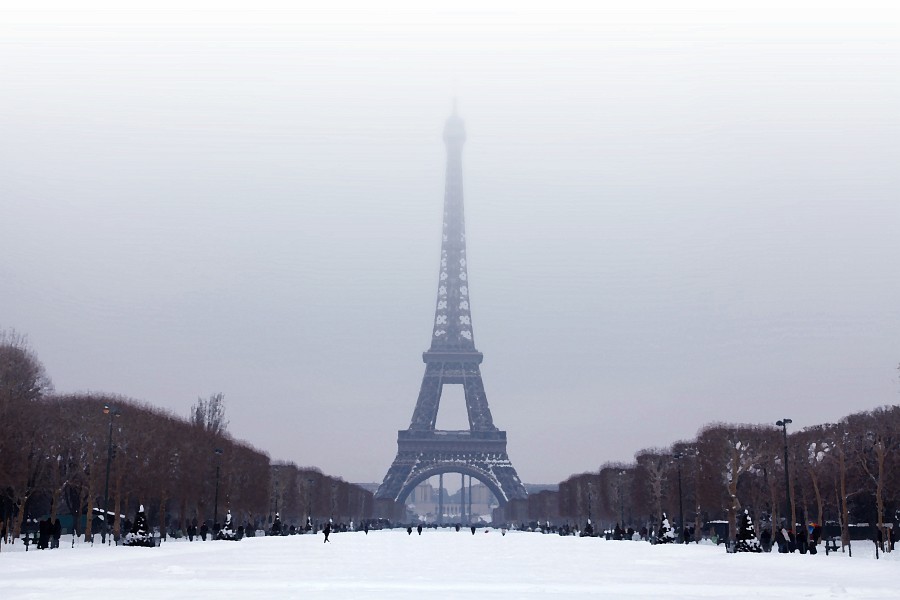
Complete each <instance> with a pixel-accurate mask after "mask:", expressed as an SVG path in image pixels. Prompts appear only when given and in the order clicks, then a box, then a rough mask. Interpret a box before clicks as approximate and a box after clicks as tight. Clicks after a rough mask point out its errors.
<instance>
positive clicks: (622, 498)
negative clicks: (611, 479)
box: [619, 471, 625, 531]
mask: <svg viewBox="0 0 900 600" xmlns="http://www.w3.org/2000/svg"><path fill="white" fill-rule="evenodd" d="M624 480H625V471H619V517H620V518H621V520H622V530H623V531H624V530H625V491H624V490H623V489H622V488H623V486H624V485H625V484H624V483H623V482H624Z"/></svg>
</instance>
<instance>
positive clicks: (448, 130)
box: [444, 102, 466, 151]
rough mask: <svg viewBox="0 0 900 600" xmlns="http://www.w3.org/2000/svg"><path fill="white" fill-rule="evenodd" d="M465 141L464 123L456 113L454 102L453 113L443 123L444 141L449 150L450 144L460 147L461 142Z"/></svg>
mask: <svg viewBox="0 0 900 600" xmlns="http://www.w3.org/2000/svg"><path fill="white" fill-rule="evenodd" d="M465 141H466V125H465V123H463V120H462V119H460V118H459V115H458V114H456V103H455V102H454V103H453V114H452V115H450V116H449V117H448V118H447V122H446V123H445V124H444V143H445V144H447V150H448V151H449V150H450V148H451V147H452V146H459V147H460V149H462V145H463V143H464V142H465Z"/></svg>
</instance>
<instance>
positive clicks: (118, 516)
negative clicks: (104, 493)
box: [113, 477, 122, 542]
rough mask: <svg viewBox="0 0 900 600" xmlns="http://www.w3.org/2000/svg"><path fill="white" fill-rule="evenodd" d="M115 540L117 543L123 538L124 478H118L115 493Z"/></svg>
mask: <svg viewBox="0 0 900 600" xmlns="http://www.w3.org/2000/svg"><path fill="white" fill-rule="evenodd" d="M113 510H114V511H115V515H114V516H113V539H114V540H116V541H117V542H118V541H119V540H120V539H121V538H122V478H121V477H116V488H115V491H114V492H113Z"/></svg>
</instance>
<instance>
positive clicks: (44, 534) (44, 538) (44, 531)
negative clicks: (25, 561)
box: [38, 517, 53, 550]
mask: <svg viewBox="0 0 900 600" xmlns="http://www.w3.org/2000/svg"><path fill="white" fill-rule="evenodd" d="M52 530H53V525H51V524H50V518H49V517H48V518H46V519H44V520H42V521H41V522H40V523H39V524H38V536H39V537H38V550H44V549H46V548H47V546H48V544H49V541H50V534H51V533H52Z"/></svg>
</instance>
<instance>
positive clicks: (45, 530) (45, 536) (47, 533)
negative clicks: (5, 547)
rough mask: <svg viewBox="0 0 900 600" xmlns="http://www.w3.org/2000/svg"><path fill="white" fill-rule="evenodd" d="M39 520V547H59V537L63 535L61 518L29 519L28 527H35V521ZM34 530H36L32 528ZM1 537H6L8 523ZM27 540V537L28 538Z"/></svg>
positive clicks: (44, 548) (41, 548)
mask: <svg viewBox="0 0 900 600" xmlns="http://www.w3.org/2000/svg"><path fill="white" fill-rule="evenodd" d="M35 522H37V524H38V525H37V534H38V536H37V547H38V550H46V549H47V548H59V538H60V537H62V524H61V523H60V522H59V519H56V520H55V521H51V520H50V517H47V518H46V519H43V520H42V521H38V520H37V519H31V518H29V519H27V520H26V527H28V526H29V525H30V526H31V527H33V526H34V525H33V523H35ZM32 531H34V530H33V529H32ZM0 539H3V540H5V539H6V525H5V524H4V528H3V534H2V535H0ZM26 540H27V538H26ZM26 543H27V542H26Z"/></svg>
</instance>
